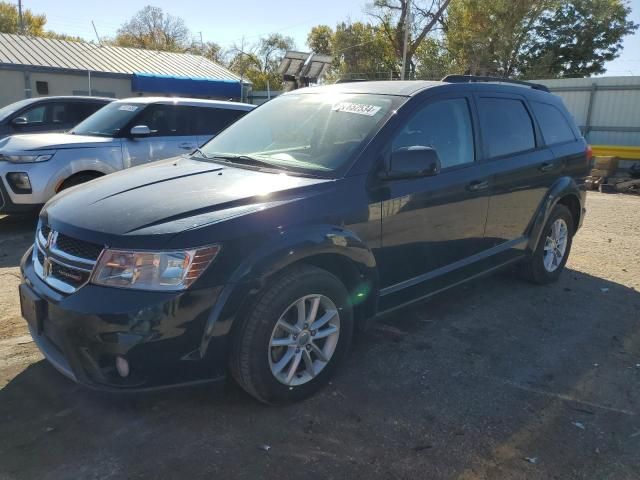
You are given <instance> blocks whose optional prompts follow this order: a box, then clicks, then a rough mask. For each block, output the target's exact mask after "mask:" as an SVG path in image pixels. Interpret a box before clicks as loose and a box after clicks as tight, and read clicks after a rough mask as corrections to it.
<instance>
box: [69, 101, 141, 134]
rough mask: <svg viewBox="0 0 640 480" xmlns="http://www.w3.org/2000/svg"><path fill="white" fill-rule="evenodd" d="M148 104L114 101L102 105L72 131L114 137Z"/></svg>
mask: <svg viewBox="0 0 640 480" xmlns="http://www.w3.org/2000/svg"><path fill="white" fill-rule="evenodd" d="M145 106H146V105H143V104H140V103H123V102H113V103H110V104H109V105H107V106H105V107H102V108H101V109H100V110H98V111H97V112H96V113H94V114H93V115H89V116H88V117H87V118H85V119H84V120H83V121H82V122H80V123H79V124H78V125H76V126H75V128H74V129H73V130H71V133H74V134H76V135H93V136H98V137H114V136H115V135H117V134H118V133H119V132H120V130H122V129H123V128H124V127H125V126H126V125H127V124H128V123H129V121H130V120H131V119H132V118H133V117H135V116H136V115H137V114H138V113H139V112H140V111H141V110H142V109H143V108H144V107H145Z"/></svg>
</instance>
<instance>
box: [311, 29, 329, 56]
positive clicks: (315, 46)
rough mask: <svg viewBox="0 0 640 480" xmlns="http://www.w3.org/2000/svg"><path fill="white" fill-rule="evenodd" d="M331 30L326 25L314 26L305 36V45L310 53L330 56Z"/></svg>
mask: <svg viewBox="0 0 640 480" xmlns="http://www.w3.org/2000/svg"><path fill="white" fill-rule="evenodd" d="M332 42H333V30H332V29H331V27H330V26H328V25H316V26H315V27H313V28H312V29H311V31H310V32H309V35H308V36H307V45H308V46H309V48H310V49H311V51H312V52H315V53H320V54H322V55H331V52H332V46H331V43H332Z"/></svg>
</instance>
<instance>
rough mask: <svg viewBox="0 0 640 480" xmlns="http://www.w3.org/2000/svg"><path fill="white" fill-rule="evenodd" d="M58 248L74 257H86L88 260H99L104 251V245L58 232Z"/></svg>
mask: <svg viewBox="0 0 640 480" xmlns="http://www.w3.org/2000/svg"><path fill="white" fill-rule="evenodd" d="M56 248H57V249H58V250H60V251H62V252H64V253H68V254H69V255H73V256H74V257H79V258H86V259H87V260H97V259H98V257H99V256H100V253H101V252H102V246H100V245H97V244H95V243H90V242H85V241H83V240H77V239H75V238H71V237H68V236H66V235H64V234H62V233H58V239H57V240H56Z"/></svg>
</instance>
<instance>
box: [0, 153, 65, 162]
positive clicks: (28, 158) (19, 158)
mask: <svg viewBox="0 0 640 480" xmlns="http://www.w3.org/2000/svg"><path fill="white" fill-rule="evenodd" d="M51 157H53V154H46V155H2V159H3V160H8V161H9V162H11V163H35V162H46V161H47V160H51Z"/></svg>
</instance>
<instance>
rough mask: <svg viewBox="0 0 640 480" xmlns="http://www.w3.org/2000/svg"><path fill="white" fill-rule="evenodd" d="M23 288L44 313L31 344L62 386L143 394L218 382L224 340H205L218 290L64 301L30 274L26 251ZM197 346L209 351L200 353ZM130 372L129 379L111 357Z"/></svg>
mask: <svg viewBox="0 0 640 480" xmlns="http://www.w3.org/2000/svg"><path fill="white" fill-rule="evenodd" d="M21 272H22V278H23V282H22V283H23V285H24V286H23V287H22V288H28V289H29V291H30V292H32V293H33V294H34V295H35V297H36V298H38V299H39V300H42V304H43V306H44V308H43V309H42V310H43V316H42V320H41V322H40V324H39V326H38V327H37V328H36V327H35V326H33V325H29V328H30V331H31V334H32V337H33V339H34V341H35V343H36V345H37V346H38V348H39V349H40V351H41V352H42V353H43V355H44V356H45V357H46V358H47V359H48V360H49V362H50V363H51V364H52V365H53V366H54V367H55V368H56V369H57V370H58V371H60V372H61V373H63V374H64V375H65V376H67V377H68V378H70V379H72V380H74V381H76V382H78V383H81V384H83V385H86V386H89V387H92V388H95V389H99V390H111V391H114V390H117V391H122V390H131V391H135V390H148V389H155V388H164V387H170V386H175V385H181V384H189V383H198V382H202V381H210V380H216V379H220V378H224V374H225V371H226V357H227V343H228V342H227V338H226V336H223V337H219V338H215V339H207V342H203V337H204V332H205V328H206V327H207V325H209V321H210V315H211V311H212V307H213V306H214V305H215V303H216V300H217V299H218V295H219V293H220V290H221V287H214V288H209V289H201V290H194V291H190V290H187V291H185V292H146V291H134V290H126V289H117V288H107V287H101V286H97V285H92V284H87V285H85V286H84V287H82V288H80V289H79V290H78V291H76V292H75V293H73V294H71V295H64V294H62V293H60V292H58V291H56V290H54V289H52V288H51V287H50V286H48V285H47V284H45V283H44V282H43V281H42V280H41V279H40V278H39V277H38V276H37V275H36V273H35V271H34V269H33V263H32V260H31V250H29V251H28V252H27V253H26V254H25V255H24V257H23V259H22V262H21ZM203 345H205V346H207V348H203ZM118 356H120V357H123V358H125V359H126V360H127V361H128V362H129V365H130V373H129V375H128V376H127V377H125V378H123V377H121V376H120V375H119V374H118V372H117V371H116V368H115V359H116V357H118Z"/></svg>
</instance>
